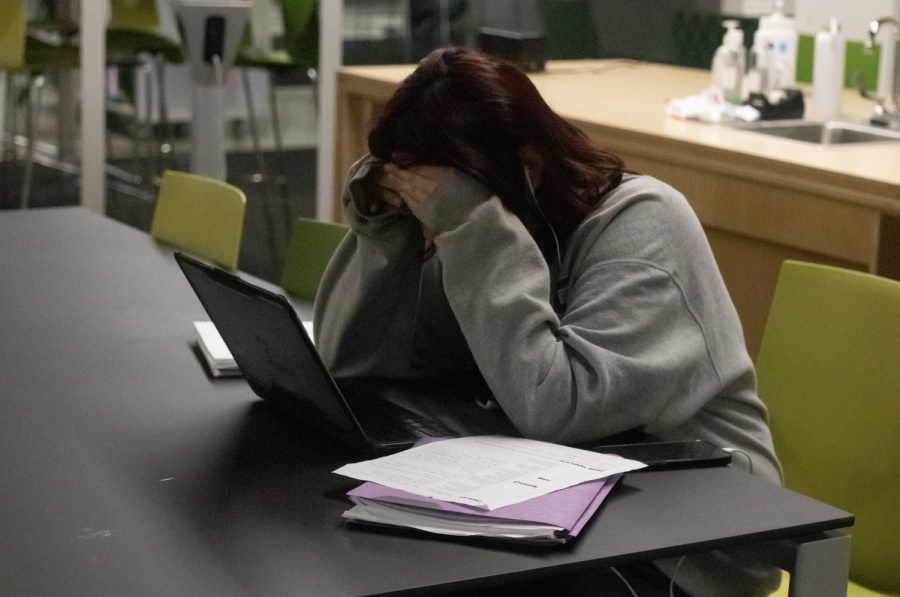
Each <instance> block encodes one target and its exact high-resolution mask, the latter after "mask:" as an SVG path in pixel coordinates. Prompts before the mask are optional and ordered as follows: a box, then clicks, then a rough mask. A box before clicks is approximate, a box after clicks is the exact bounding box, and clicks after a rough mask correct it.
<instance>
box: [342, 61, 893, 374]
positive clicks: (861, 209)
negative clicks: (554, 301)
mask: <svg viewBox="0 0 900 597" xmlns="http://www.w3.org/2000/svg"><path fill="white" fill-rule="evenodd" d="M413 68H414V67H413V66H375V67H345V68H344V69H342V71H341V72H339V73H338V79H337V82H338V94H337V102H338V105H337V140H336V181H335V188H336V189H341V188H342V187H343V183H344V176H345V174H346V172H347V169H348V168H349V167H350V165H351V164H352V163H353V162H354V161H355V160H356V159H358V158H359V156H361V155H362V154H363V153H365V151H366V130H367V128H366V125H367V123H368V122H369V121H370V120H371V118H372V117H373V116H374V115H375V114H377V112H378V110H379V108H380V106H381V105H383V104H384V102H386V101H387V99H388V98H390V96H391V95H392V94H393V92H394V90H395V89H396V88H397V86H398V85H399V83H400V82H401V81H402V80H403V79H404V78H405V77H406V76H407V75H408V74H409V73H410V72H412V70H413ZM531 78H532V80H533V81H534V83H535V85H536V86H537V88H538V89H539V90H540V91H541V93H542V94H543V96H544V98H546V100H547V102H548V103H549V104H550V105H551V106H552V107H553V109H554V110H556V111H557V112H558V113H559V114H560V115H562V116H564V117H565V118H567V119H568V120H570V121H571V122H573V123H574V124H576V125H577V126H578V127H579V128H581V129H582V130H584V131H585V132H586V133H587V134H588V135H590V136H591V137H592V138H593V139H594V140H595V141H597V142H598V143H599V144H600V145H601V146H603V147H605V148H606V149H608V150H610V151H612V152H613V153H615V154H617V155H619V156H621V157H622V158H623V159H624V160H625V163H626V166H627V167H628V168H630V169H633V170H637V171H639V172H641V173H644V174H649V175H652V176H655V177H657V178H659V179H661V180H664V181H665V182H668V183H669V184H671V185H672V186H674V187H675V188H677V189H678V190H680V191H681V192H682V193H684V194H685V196H686V197H687V199H688V201H690V203H691V205H692V206H693V208H694V210H695V211H696V212H697V215H698V217H699V218H700V221H701V222H702V223H703V226H704V228H705V229H706V232H707V236H708V238H709V242H710V244H711V246H712V248H713V252H714V253H715V255H716V259H717V260H718V262H719V267H720V269H721V270H722V275H723V277H724V278H725V282H726V284H727V285H728V288H729V291H730V292H731V296H732V299H733V300H734V303H735V305H736V307H737V309H738V313H739V314H740V316H741V320H742V322H743V324H744V332H745V336H746V341H747V347H748V349H749V350H750V354H751V355H752V356H754V357H755V355H756V352H757V350H758V348H759V343H760V340H761V337H762V331H763V328H764V326H765V321H766V317H767V315H768V312H769V305H770V303H771V298H772V294H773V291H774V288H775V283H776V280H777V278H778V272H779V269H780V267H781V263H782V262H783V261H784V260H785V259H800V260H804V261H812V262H817V263H825V264H830V265H837V266H841V267H847V268H852V269H857V270H862V271H868V272H872V273H878V274H880V275H884V276H888V277H891V278H895V279H900V143H886V144H872V145H863V146H845V147H840V146H834V147H818V146H814V145H810V144H806V143H801V142H796V141H791V140H786V139H780V138H777V137H769V136H766V135H760V134H757V133H751V132H745V131H737V130H732V129H728V128H725V127H719V126H714V125H708V124H702V123H697V122H686V121H678V120H674V119H669V118H666V117H665V115H664V113H663V106H664V104H665V100H666V99H668V98H679V97H686V96H688V95H692V94H696V93H699V92H701V91H702V90H703V89H704V88H705V87H706V86H707V85H708V83H709V80H710V74H709V71H705V70H697V69H688V68H680V67H672V66H663V65H655V64H646V63H636V62H632V61H620V60H605V61H565V62H550V63H548V65H547V72H545V73H540V74H534V75H531ZM844 108H845V111H846V112H847V113H848V114H852V115H856V116H862V117H867V116H869V115H870V114H871V113H872V109H873V105H872V103H871V102H867V101H866V100H863V99H861V98H859V97H858V96H857V95H856V94H855V93H853V92H851V91H846V92H845V97H844ZM339 200H340V198H339V197H335V202H336V209H335V213H341V208H340V204H339Z"/></svg>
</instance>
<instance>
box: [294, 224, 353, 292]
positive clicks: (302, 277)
mask: <svg viewBox="0 0 900 597" xmlns="http://www.w3.org/2000/svg"><path fill="white" fill-rule="evenodd" d="M347 230H349V228H348V227H347V226H344V225H343V224H331V223H328V222H318V221H316V220H310V219H307V218H298V219H297V221H296V222H295V223H294V230H293V232H292V233H291V240H290V243H289V244H288V249H287V255H286V258H285V264H284V273H282V275H281V287H282V288H284V290H285V292H287V293H288V294H290V295H291V296H294V297H297V298H299V299H302V300H306V301H312V300H315V298H316V291H317V290H318V289H319V281H320V280H321V279H322V274H323V273H324V272H325V267H326V266H327V265H328V262H329V261H330V260H331V256H332V255H333V254H334V251H335V249H337V247H338V245H339V244H341V241H342V240H343V239H344V237H345V236H346V235H347Z"/></svg>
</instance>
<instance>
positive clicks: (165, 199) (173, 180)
mask: <svg viewBox="0 0 900 597" xmlns="http://www.w3.org/2000/svg"><path fill="white" fill-rule="evenodd" d="M246 204H247V198H246V197H245V196H244V193H243V191H241V190H240V189H238V188H237V187H234V186H232V185H230V184H228V183H225V182H222V181H221V180H216V179H214V178H207V177H206V176H199V175H197V174H187V173H185V172H176V171H174V170H166V171H165V172H164V173H163V178H162V184H161V185H160V188H159V198H158V199H157V203H156V209H155V211H154V212H153V223H152V224H151V226H150V235H151V236H152V237H153V238H154V239H155V240H156V241H158V242H161V243H165V244H169V245H173V246H175V247H177V248H179V249H182V250H184V251H185V252H188V253H191V254H193V255H196V256H198V257H201V258H204V259H208V260H210V261H211V262H213V263H214V264H216V265H218V266H220V267H223V268H225V269H227V270H231V271H233V270H235V269H237V264H238V253H239V252H240V248H241V233H242V232H243V228H244V208H245V206H246Z"/></svg>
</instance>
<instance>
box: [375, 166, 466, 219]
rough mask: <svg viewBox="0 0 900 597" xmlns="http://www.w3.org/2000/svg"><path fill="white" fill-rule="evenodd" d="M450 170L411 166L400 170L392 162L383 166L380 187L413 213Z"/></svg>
mask: <svg viewBox="0 0 900 597" xmlns="http://www.w3.org/2000/svg"><path fill="white" fill-rule="evenodd" d="M449 171H450V168H446V167H444V166H412V167H410V168H406V169H402V168H400V166H398V165H397V164H395V163H393V162H388V163H387V164H385V165H384V177H383V178H382V179H381V182H380V184H381V186H383V187H384V188H386V189H388V190H389V191H393V192H394V193H396V194H397V195H398V196H399V197H400V198H401V199H402V200H403V203H405V204H406V206H407V207H408V208H409V209H410V210H412V211H415V210H416V209H417V208H418V207H419V206H420V205H421V204H422V203H423V202H424V201H425V200H426V199H428V197H429V196H430V195H431V193H432V191H434V189H435V188H436V187H437V185H438V183H439V182H440V181H441V179H443V178H444V176H446V174H447V172H449Z"/></svg>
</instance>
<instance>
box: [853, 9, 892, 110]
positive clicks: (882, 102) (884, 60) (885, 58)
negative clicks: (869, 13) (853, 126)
mask: <svg viewBox="0 0 900 597" xmlns="http://www.w3.org/2000/svg"><path fill="white" fill-rule="evenodd" d="M885 25H891V26H893V28H894V31H892V32H891V33H892V35H891V36H890V41H889V42H888V43H885V44H884V46H882V49H881V64H880V65H879V69H878V79H879V81H878V83H879V84H878V93H877V95H876V96H875V97H874V98H873V97H872V95H871V94H869V93H867V92H866V91H865V88H864V85H863V84H862V83H860V92H861V93H862V95H863V97H867V98H869V99H875V100H876V102H877V104H876V106H875V116H874V117H873V118H872V122H873V124H876V123H877V124H882V125H895V126H896V125H900V40H898V37H900V22H898V21H897V20H896V19H894V18H891V17H884V18H881V19H878V20H877V21H872V22H871V23H870V24H869V35H867V36H866V39H865V42H864V47H865V50H866V52H871V51H872V49H873V48H874V47H875V36H876V35H878V32H879V31H881V30H882V29H884V28H885V27H884V26H885Z"/></svg>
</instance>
